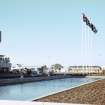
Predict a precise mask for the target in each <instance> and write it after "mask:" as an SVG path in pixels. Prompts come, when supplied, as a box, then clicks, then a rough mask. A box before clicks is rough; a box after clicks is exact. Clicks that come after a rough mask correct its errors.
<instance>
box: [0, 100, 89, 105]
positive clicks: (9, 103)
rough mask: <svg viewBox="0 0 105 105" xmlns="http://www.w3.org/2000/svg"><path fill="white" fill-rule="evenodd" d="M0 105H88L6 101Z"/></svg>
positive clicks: (0, 101)
mask: <svg viewBox="0 0 105 105" xmlns="http://www.w3.org/2000/svg"><path fill="white" fill-rule="evenodd" d="M0 105H89V104H72V103H71V104H70V103H69V104H68V103H52V102H51V103H50V102H35V101H34V102H31V101H8V100H0Z"/></svg>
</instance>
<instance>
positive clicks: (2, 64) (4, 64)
mask: <svg viewBox="0 0 105 105" xmlns="http://www.w3.org/2000/svg"><path fill="white" fill-rule="evenodd" d="M10 69H11V63H10V59H9V57H6V56H5V55H0V72H6V71H10Z"/></svg>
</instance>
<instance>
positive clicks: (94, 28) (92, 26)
mask: <svg viewBox="0 0 105 105" xmlns="http://www.w3.org/2000/svg"><path fill="white" fill-rule="evenodd" d="M83 22H85V23H86V25H87V26H89V27H90V29H91V30H92V31H93V32H94V33H95V34H96V33H97V32H98V31H97V29H96V27H95V26H94V25H93V24H92V23H91V22H90V21H89V19H88V18H87V17H86V16H85V14H84V13H83Z"/></svg>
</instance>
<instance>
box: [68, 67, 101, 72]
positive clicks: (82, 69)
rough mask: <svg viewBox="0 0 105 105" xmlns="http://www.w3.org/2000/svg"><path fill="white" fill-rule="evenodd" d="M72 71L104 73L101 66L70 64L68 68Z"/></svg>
mask: <svg viewBox="0 0 105 105" xmlns="http://www.w3.org/2000/svg"><path fill="white" fill-rule="evenodd" d="M68 72H70V73H102V68H101V67H100V66H70V67H69V69H68Z"/></svg>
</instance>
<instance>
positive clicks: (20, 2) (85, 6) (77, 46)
mask: <svg viewBox="0 0 105 105" xmlns="http://www.w3.org/2000/svg"><path fill="white" fill-rule="evenodd" d="M104 4H105V1H104V0H0V30H1V31H2V42H1V43H0V54H1V55H6V56H9V57H10V59H11V62H12V63H13V64H16V63H20V64H25V65H44V64H46V65H51V64H55V63H60V64H62V65H65V66H68V65H83V64H87V65H105V47H104V45H105V30H104V29H105V20H104V19H105V14H104V11H105V5H104ZM82 13H85V14H86V16H87V17H89V19H90V21H92V23H93V24H94V25H95V26H96V28H97V29H98V33H97V34H94V33H93V32H92V31H91V30H90V29H89V27H87V26H86V25H85V23H83V21H82V17H81V15H82Z"/></svg>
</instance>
